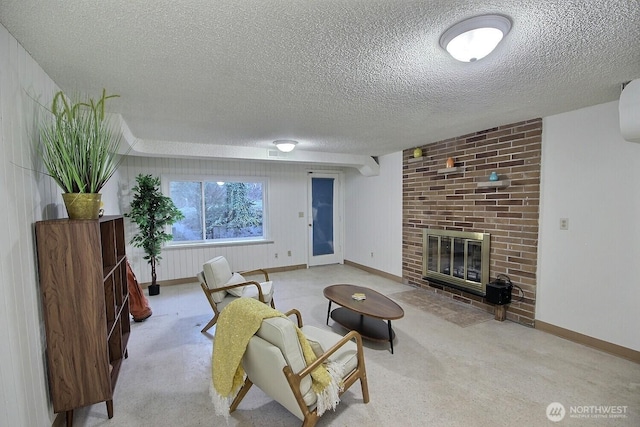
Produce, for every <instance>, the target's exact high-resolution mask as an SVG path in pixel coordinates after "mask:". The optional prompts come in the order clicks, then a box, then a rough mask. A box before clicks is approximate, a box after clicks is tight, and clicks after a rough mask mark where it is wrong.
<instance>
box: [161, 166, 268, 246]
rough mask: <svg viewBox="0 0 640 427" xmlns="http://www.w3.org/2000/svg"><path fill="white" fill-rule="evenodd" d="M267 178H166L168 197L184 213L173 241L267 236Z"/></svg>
mask: <svg viewBox="0 0 640 427" xmlns="http://www.w3.org/2000/svg"><path fill="white" fill-rule="evenodd" d="M265 194H266V180H260V179H258V180H256V179H255V178H253V179H250V180H244V179H238V178H237V177H235V178H233V179H232V180H225V181H223V180H222V179H216V180H215V181H214V180H212V179H210V180H204V179H203V180H199V179H198V180H196V179H175V178H172V179H169V197H171V199H172V200H173V203H175V205H176V207H177V208H178V209H180V211H181V212H182V213H183V214H184V219H183V220H181V221H179V222H177V223H175V224H173V227H172V229H171V233H172V234H173V243H174V244H184V243H196V242H197V243H202V242H205V243H210V242H232V241H243V240H262V239H265V238H266V230H265V228H266V227H265V217H266V215H265V211H264V209H265V206H266V203H265V201H266V197H265Z"/></svg>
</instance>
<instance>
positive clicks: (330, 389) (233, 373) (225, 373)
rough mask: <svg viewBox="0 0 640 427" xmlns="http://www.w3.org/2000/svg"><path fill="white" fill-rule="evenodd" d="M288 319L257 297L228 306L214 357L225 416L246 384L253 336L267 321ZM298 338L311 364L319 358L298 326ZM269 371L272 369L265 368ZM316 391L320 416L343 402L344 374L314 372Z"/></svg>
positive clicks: (216, 396) (219, 406)
mask: <svg viewBox="0 0 640 427" xmlns="http://www.w3.org/2000/svg"><path fill="white" fill-rule="evenodd" d="M271 317H285V318H286V316H285V315H284V314H283V313H281V312H280V311H278V310H275V309H273V308H271V307H269V306H268V305H267V304H264V303H262V302H260V301H258V300H255V299H253V298H238V299H237V300H235V301H233V302H231V303H230V304H229V305H227V306H226V307H225V308H224V310H222V313H220V318H219V319H218V323H217V326H216V334H215V338H214V343H213V357H212V364H211V369H212V378H213V384H212V385H213V389H212V398H213V402H214V406H215V407H216V412H218V413H221V414H223V415H225V416H228V414H229V403H230V400H231V398H232V397H234V396H235V395H236V394H237V393H238V391H239V390H240V387H242V384H243V383H244V378H245V372H244V369H243V368H242V356H243V355H244V352H245V350H246V348H247V344H248V343H249V340H250V339H251V337H252V336H253V335H254V334H255V333H256V331H257V330H258V329H260V326H261V324H262V320H263V319H268V318H271ZM296 331H297V333H298V339H299V340H300V345H301V347H302V352H303V355H304V358H305V361H306V362H307V365H309V364H311V363H313V362H314V361H315V360H316V355H315V353H314V352H313V349H312V348H311V345H310V344H309V341H308V340H307V338H306V337H305V336H304V334H303V333H302V331H301V330H300V329H299V328H298V327H297V326H296ZM265 369H269V367H265ZM311 379H312V384H313V391H314V392H315V393H316V394H317V395H318V403H317V409H318V415H322V413H323V412H324V411H325V410H326V409H335V407H336V405H337V404H338V403H339V402H340V397H339V393H340V392H341V391H342V386H343V385H342V383H341V373H340V372H339V370H338V369H336V367H334V366H332V367H330V369H329V370H327V368H325V366H323V365H320V366H319V367H318V368H317V369H315V370H314V371H313V372H312V373H311Z"/></svg>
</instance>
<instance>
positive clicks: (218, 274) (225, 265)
mask: <svg viewBox="0 0 640 427" xmlns="http://www.w3.org/2000/svg"><path fill="white" fill-rule="evenodd" d="M256 274H259V275H261V276H263V277H264V281H263V282H257V281H255V280H247V279H246V278H245V276H252V275H256ZM198 280H199V281H200V287H201V288H202V290H203V291H204V294H205V295H206V297H207V301H209V304H211V308H212V309H213V318H212V319H211V320H210V321H209V323H207V324H206V325H205V327H204V328H202V331H201V332H206V331H207V330H209V329H210V328H211V327H212V326H213V325H215V324H216V322H217V321H218V316H220V311H222V309H223V308H224V307H226V306H227V304H229V303H230V302H231V301H233V300H235V299H237V298H241V297H244V298H253V299H257V300H259V301H262V302H264V303H266V304H270V305H271V307H274V308H275V303H274V301H273V282H272V281H270V280H269V274H268V273H267V271H266V270H264V269H257V270H250V271H243V272H238V273H233V272H232V271H231V267H230V266H229V262H228V261H227V259H226V258H225V257H223V256H217V257H215V258H212V259H210V260H209V261H207V262H205V263H204V264H203V265H202V271H201V272H200V273H198Z"/></svg>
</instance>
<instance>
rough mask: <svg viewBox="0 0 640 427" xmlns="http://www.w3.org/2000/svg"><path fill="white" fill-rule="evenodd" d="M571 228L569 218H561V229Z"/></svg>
mask: <svg viewBox="0 0 640 427" xmlns="http://www.w3.org/2000/svg"><path fill="white" fill-rule="evenodd" d="M568 229H569V218H560V230H568Z"/></svg>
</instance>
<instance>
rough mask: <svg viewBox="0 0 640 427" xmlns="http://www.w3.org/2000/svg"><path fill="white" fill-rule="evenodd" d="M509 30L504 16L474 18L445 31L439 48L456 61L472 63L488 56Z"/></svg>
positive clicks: (509, 24) (509, 27) (509, 22)
mask: <svg viewBox="0 0 640 427" xmlns="http://www.w3.org/2000/svg"><path fill="white" fill-rule="evenodd" d="M510 29H511V21H510V20H509V18H507V17H506V16H502V15H482V16H475V17H473V18H469V19H466V20H464V21H461V22H458V23H457V24H455V25H454V26H452V27H451V28H449V29H448V30H447V31H445V32H444V34H442V36H441V37H440V46H442V48H443V49H445V50H446V51H447V52H449V54H451V56H453V57H454V58H455V59H457V60H458V61H462V62H474V61H477V60H478V59H482V58H484V57H485V56H487V55H488V54H490V53H491V52H492V51H493V49H495V48H496V46H498V43H500V40H502V38H503V37H504V36H506V35H507V33H508V32H509V30H510Z"/></svg>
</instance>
